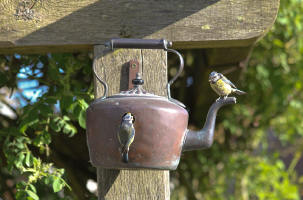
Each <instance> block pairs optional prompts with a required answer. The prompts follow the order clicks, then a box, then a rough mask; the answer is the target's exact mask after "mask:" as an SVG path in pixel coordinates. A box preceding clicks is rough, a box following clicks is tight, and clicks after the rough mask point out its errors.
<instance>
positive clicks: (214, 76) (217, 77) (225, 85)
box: [208, 72, 246, 99]
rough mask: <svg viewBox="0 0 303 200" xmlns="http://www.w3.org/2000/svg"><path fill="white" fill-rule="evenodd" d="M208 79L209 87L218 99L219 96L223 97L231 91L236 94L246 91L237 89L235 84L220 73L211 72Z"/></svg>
mask: <svg viewBox="0 0 303 200" xmlns="http://www.w3.org/2000/svg"><path fill="white" fill-rule="evenodd" d="M208 81H209V83H210V86H211V88H212V89H213V90H214V91H215V92H216V93H217V94H218V95H219V96H220V97H219V99H220V98H221V97H223V98H224V99H225V98H226V97H227V96H228V95H229V94H231V93H236V94H238V95H243V94H246V92H243V91H241V90H238V89H237V88H236V86H235V85H234V84H233V83H232V82H231V81H230V80H228V79H227V78H226V77H225V76H224V75H223V74H221V73H218V72H211V73H210V74H209V79H208Z"/></svg>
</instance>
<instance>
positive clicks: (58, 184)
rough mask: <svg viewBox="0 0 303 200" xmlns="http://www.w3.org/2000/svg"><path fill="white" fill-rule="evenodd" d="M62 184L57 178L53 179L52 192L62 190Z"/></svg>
mask: <svg viewBox="0 0 303 200" xmlns="http://www.w3.org/2000/svg"><path fill="white" fill-rule="evenodd" d="M63 186H64V184H63V183H62V181H61V179H60V178H59V177H55V179H54V182H53V190H54V192H59V191H60V190H62V188H63Z"/></svg>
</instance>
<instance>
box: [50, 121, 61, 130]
mask: <svg viewBox="0 0 303 200" xmlns="http://www.w3.org/2000/svg"><path fill="white" fill-rule="evenodd" d="M49 126H50V127H51V129H53V130H54V131H55V132H60V130H61V128H62V127H60V126H59V123H58V122H57V121H56V120H55V119H52V120H51V121H50V124H49Z"/></svg>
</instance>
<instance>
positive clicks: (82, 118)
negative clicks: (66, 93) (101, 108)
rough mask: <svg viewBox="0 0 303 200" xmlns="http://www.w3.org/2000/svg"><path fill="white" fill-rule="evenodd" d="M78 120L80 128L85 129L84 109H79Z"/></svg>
mask: <svg viewBox="0 0 303 200" xmlns="http://www.w3.org/2000/svg"><path fill="white" fill-rule="evenodd" d="M78 122H79V125H80V126H81V127H82V128H84V129H86V111H85V110H81V112H80V114H79V117H78Z"/></svg>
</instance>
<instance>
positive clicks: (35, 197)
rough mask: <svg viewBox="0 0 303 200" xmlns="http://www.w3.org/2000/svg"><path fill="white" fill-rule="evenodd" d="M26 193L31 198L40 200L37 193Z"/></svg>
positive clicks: (28, 191)
mask: <svg viewBox="0 0 303 200" xmlns="http://www.w3.org/2000/svg"><path fill="white" fill-rule="evenodd" d="M25 192H26V193H27V194H28V196H30V197H31V198H33V199H34V200H39V197H38V195H37V194H36V193H34V192H32V191H30V190H25Z"/></svg>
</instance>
